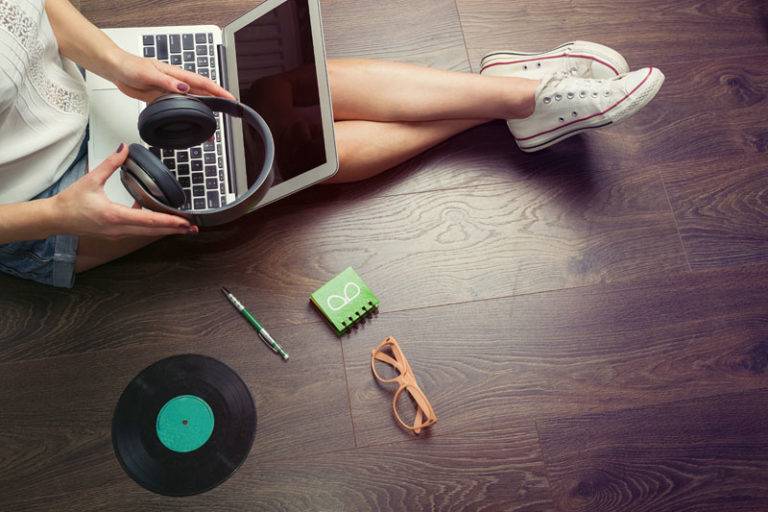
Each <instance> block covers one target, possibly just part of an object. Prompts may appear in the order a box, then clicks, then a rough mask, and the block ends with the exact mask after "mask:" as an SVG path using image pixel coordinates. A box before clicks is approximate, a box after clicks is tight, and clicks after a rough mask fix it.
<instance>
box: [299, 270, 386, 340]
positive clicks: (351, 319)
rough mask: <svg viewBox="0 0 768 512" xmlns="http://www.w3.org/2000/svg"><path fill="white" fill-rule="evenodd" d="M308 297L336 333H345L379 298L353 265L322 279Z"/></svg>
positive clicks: (375, 304) (374, 307)
mask: <svg viewBox="0 0 768 512" xmlns="http://www.w3.org/2000/svg"><path fill="white" fill-rule="evenodd" d="M310 298H311V299H312V302H314V304H315V306H317V307H318V309H319V310H320V311H322V312H323V315H325V318H327V319H328V321H329V322H330V323H331V325H332V326H333V328H334V329H336V334H342V333H344V331H346V330H347V329H349V328H350V327H352V326H353V325H355V324H356V323H357V322H359V321H360V319H362V318H363V317H364V316H365V315H367V314H368V313H370V312H371V311H373V310H374V309H376V308H377V307H378V305H379V299H378V298H377V297H376V295H374V294H373V292H372V291H371V289H370V288H368V286H367V285H366V284H365V283H364V282H363V280H362V279H360V276H358V275H357V273H356V272H355V271H354V270H352V267H349V268H348V269H346V270H345V271H344V272H342V273H341V274H339V275H337V276H336V277H334V278H333V279H331V280H330V281H328V282H327V283H325V284H324V285H323V286H321V287H320V288H319V289H318V290H317V291H315V293H313V294H312V295H311V296H310Z"/></svg>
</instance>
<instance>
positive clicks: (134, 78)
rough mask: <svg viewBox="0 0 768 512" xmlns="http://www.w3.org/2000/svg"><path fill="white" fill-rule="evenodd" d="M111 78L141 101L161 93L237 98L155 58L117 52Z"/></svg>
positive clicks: (112, 62)
mask: <svg viewBox="0 0 768 512" xmlns="http://www.w3.org/2000/svg"><path fill="white" fill-rule="evenodd" d="M110 61H111V65H110V73H109V77H108V78H109V79H110V80H111V81H112V82H113V83H114V84H115V85H117V87H118V89H120V90H121V91H122V92H123V93H125V94H127V95H128V96H130V97H132V98H136V99H138V100H142V101H146V102H149V101H152V100H154V99H155V98H157V97H158V96H160V95H161V94H168V93H176V94H179V93H183V94H186V93H190V94H199V95H201V96H221V97H222V98H229V99H234V96H232V95H231V94H230V93H229V92H228V91H227V90H226V89H224V88H223V87H221V86H219V85H218V84H217V83H216V82H214V81H213V80H210V79H208V78H205V77H204V76H201V75H198V74H197V73H192V72H190V71H186V70H184V69H181V68H180V67H178V66H172V65H170V64H166V63H164V62H160V61H159V60H155V59H145V58H142V57H137V56H136V55H133V54H130V53H128V52H126V51H124V50H121V49H116V50H115V53H114V54H113V55H112V57H111V58H110Z"/></svg>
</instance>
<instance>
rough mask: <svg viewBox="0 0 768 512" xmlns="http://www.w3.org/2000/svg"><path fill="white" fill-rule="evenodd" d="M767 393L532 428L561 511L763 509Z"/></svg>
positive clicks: (767, 502) (767, 499) (766, 497)
mask: <svg viewBox="0 0 768 512" xmlns="http://www.w3.org/2000/svg"><path fill="white" fill-rule="evenodd" d="M766 407H768V391H766V390H762V391H753V392H745V393H733V394H726V395H721V396H717V397H710V398H701V399H696V400H690V401H684V402H676V403H672V404H665V405H661V406H658V407H648V408H642V409H635V410H626V411H619V412H615V413H610V414H592V415H587V416H579V417H575V418H557V419H556V420H549V419H547V420H542V421H541V422H539V432H540V437H541V442H542V446H543V450H544V454H545V457H546V459H547V466H548V469H549V476H550V478H551V481H552V485H553V487H554V489H555V492H556V494H557V504H558V506H559V509H560V510H562V511H563V512H566V511H574V512H575V511H584V512H586V511H589V512H603V511H605V512H613V511H615V510H622V511H626V512H639V511H643V512H651V511H653V512H683V511H694V510H695V511H697V512H718V511H722V510H728V511H729V512H758V511H763V510H766V508H768V480H766V478H765V473H766V471H768V455H767V454H766V450H765V448H766V446H768V429H766V428H765V422H764V421H762V417H763V416H764V413H765V409H766Z"/></svg>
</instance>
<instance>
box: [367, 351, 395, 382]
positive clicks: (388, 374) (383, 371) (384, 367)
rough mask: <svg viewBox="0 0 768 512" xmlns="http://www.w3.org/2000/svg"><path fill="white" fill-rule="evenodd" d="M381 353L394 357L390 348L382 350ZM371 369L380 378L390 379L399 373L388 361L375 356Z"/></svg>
mask: <svg viewBox="0 0 768 512" xmlns="http://www.w3.org/2000/svg"><path fill="white" fill-rule="evenodd" d="M383 354H385V355H387V356H389V357H390V358H392V359H394V356H393V355H392V351H390V350H384V351H383ZM373 371H375V372H376V375H377V376H378V377H379V379H381V380H392V379H394V378H395V377H397V376H398V375H400V372H399V371H398V370H397V368H395V367H394V366H392V365H391V364H389V363H386V362H384V361H380V360H379V359H376V358H374V359H373Z"/></svg>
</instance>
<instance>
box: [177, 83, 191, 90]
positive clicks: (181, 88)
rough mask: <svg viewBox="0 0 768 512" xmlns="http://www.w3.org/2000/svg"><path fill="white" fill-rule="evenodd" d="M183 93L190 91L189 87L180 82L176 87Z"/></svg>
mask: <svg viewBox="0 0 768 512" xmlns="http://www.w3.org/2000/svg"><path fill="white" fill-rule="evenodd" d="M176 87H177V88H178V89H179V90H180V91H181V92H187V91H188V90H189V86H188V85H187V84H185V83H182V82H179V84H178V85H177V86H176Z"/></svg>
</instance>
